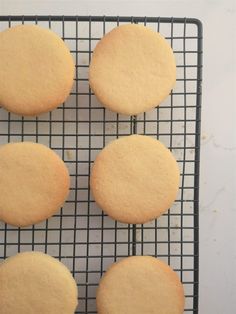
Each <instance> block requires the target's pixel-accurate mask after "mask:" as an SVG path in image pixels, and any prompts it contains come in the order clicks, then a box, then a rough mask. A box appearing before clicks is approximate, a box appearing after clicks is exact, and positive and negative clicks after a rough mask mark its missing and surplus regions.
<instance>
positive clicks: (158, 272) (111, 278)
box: [97, 256, 184, 314]
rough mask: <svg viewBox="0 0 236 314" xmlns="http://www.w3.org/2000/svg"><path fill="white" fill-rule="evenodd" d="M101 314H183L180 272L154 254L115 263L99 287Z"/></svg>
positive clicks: (98, 298)
mask: <svg viewBox="0 0 236 314" xmlns="http://www.w3.org/2000/svg"><path fill="white" fill-rule="evenodd" d="M97 309H98V313H99V314H124V313H125V314H182V313H183V311H184V290H183V286H182V284H181V282H180V280H179V278H178V276H177V274H176V273H175V272H174V271H173V270H172V269H171V268H170V267H169V266H168V265H167V264H165V263H164V262H162V261H160V260H158V259H156V258H154V257H150V256H133V257H128V258H125V259H123V260H121V261H120V262H117V263H114V264H113V265H112V266H111V267H110V268H109V269H108V271H107V272H106V273H105V275H104V276H103V278H102V279H101V281H100V283H99V287H98V290H97Z"/></svg>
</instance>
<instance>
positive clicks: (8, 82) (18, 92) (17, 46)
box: [0, 25, 75, 116]
mask: <svg viewBox="0 0 236 314" xmlns="http://www.w3.org/2000/svg"><path fill="white" fill-rule="evenodd" d="M74 69H75V66H74V61H73V58H72V55H71V54H70V51H69V49H68V48H67V46H66V45H65V44H64V42H63V40H62V39H61V38H60V37H59V36H58V35H56V34H55V33H54V32H52V31H50V30H48V29H44V28H42V27H40V26H36V25H19V26H15V27H12V28H9V29H7V30H5V31H3V32H1V33H0V106H3V107H4V108H6V109H7V110H8V111H10V112H13V113H16V114H20V115H24V116H35V115H38V114H41V113H44V112H48V111H51V110H52V109H54V108H56V107H57V106H59V105H60V104H61V103H63V102H64V101H65V99H66V98H67V97H68V95H69V93H70V90H71V88H72V84H73V77H74V71H75V70H74Z"/></svg>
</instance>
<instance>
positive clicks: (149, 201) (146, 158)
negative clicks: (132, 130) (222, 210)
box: [90, 135, 179, 224]
mask: <svg viewBox="0 0 236 314" xmlns="http://www.w3.org/2000/svg"><path fill="white" fill-rule="evenodd" d="M90 185H91V189H92V192H93V196H94V199H95V201H96V202H97V204H98V205H99V206H100V207H101V208H102V209H103V210H104V212H105V213H106V214H108V215H109V216H110V217H112V218H113V219H115V220H118V221H120V222H124V223H132V224H141V223H145V222H148V221H150V220H152V219H154V218H158V217H159V216H160V215H162V214H163V213H164V212H165V211H167V210H168V208H169V207H170V206H171V205H172V203H173V202H174V200H175V199H176V196H177V192H178V189H179V168H178V164H177V162H176V160H175V158H174V156H173V155H172V153H171V152H170V151H169V149H168V148H166V147H165V146H164V145H163V144H162V143H161V142H160V141H158V140H156V139H153V138H151V137H148V136H145V135H131V136H126V137H122V138H120V139H117V140H114V141H113V142H111V143H110V144H108V145H107V146H106V147H105V148H104V149H103V150H102V151H101V152H100V153H99V154H98V156H97V158H96V159H95V162H94V165H93V168H92V173H91V179H90Z"/></svg>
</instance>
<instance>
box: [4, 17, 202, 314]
mask: <svg viewBox="0 0 236 314" xmlns="http://www.w3.org/2000/svg"><path fill="white" fill-rule="evenodd" d="M22 23H25V24H28V23H29V24H32V23H33V24H39V25H41V26H43V27H46V28H51V29H52V30H53V31H55V32H56V33H58V34H59V36H61V37H62V38H63V40H64V41H65V42H66V44H67V45H68V46H69V47H70V50H71V53H72V54H73V56H74V59H75V62H76V76H75V82H74V87H73V90H72V92H71V95H70V97H69V98H68V99H67V101H66V102H65V103H64V104H63V105H62V106H60V107H59V108H58V109H56V110H54V111H52V112H50V113H48V114H43V115H40V116H39V117H37V118H32V117H31V118H30V117H19V116H17V115H14V114H11V113H8V112H6V111H5V110H4V109H2V108H0V144H4V143H8V142H15V141H17V142H19V141H33V142H39V143H42V144H45V145H47V146H49V147H51V148H52V149H54V150H55V151H56V152H57V153H58V154H59V155H60V156H61V157H62V158H63V160H64V161H65V162H66V164H67V166H68V168H69V171H70V175H71V191H70V196H69V198H68V200H67V202H66V204H65V205H64V207H63V208H62V209H61V210H60V212H59V213H57V214H56V215H54V216H53V217H52V218H50V219H49V220H47V221H45V222H43V223H40V224H37V225H35V226H31V227H26V228H15V227H12V226H10V225H6V224H4V223H0V261H1V260H3V259H5V258H7V257H8V256H11V255H14V254H16V253H17V252H23V251H29V250H38V251H42V252H45V253H48V254H51V255H52V256H54V257H56V258H59V259H60V260H61V261H62V262H63V263H64V264H65V265H66V266H67V267H69V269H70V270H71V272H72V274H73V276H74V277H75V279H76V282H77V284H78V289H79V307H78V309H77V311H76V313H97V312H96V302H95V293H96V288H97V285H98V282H99V279H100V277H101V275H102V274H103V273H104V271H105V270H106V269H107V267H108V266H109V265H110V264H111V263H113V262H114V261H117V260H119V259H121V258H123V257H126V256H129V255H153V256H157V257H159V258H161V259H162V260H164V261H166V262H167V263H168V264H169V265H171V266H172V267H173V268H174V269H175V270H176V271H177V272H178V273H179V276H180V278H181V280H182V282H183V284H184V288H185V296H186V306H185V313H198V263H199V255H198V253H199V243H198V233H199V222H198V205H199V156H200V155H199V154H200V114H201V80H202V25H201V22H200V21H199V20H196V19H192V18H161V17H157V18H156V17H153V18H150V17H110V16H109V17H105V16H104V17H91V16H88V17H87V16H83V17H81V16H2V17H0V30H3V29H6V28H8V27H12V26H14V25H18V24H22ZM124 23H140V24H144V25H146V26H148V27H150V28H152V29H154V30H156V31H160V32H161V33H162V34H163V35H164V36H165V37H166V38H167V40H168V41H169V42H170V44H171V46H172V48H173V50H174V53H175V57H176V62H177V84H176V87H175V88H174V90H173V92H172V93H171V95H170V96H169V97H168V99H167V100H166V101H165V102H164V103H162V104H161V105H160V107H158V108H156V109H153V110H151V111H149V112H147V113H144V114H140V115H138V116H135V117H126V116H123V115H119V114H115V113H113V112H110V111H109V110H106V109H104V108H103V107H102V106H101V105H100V104H99V103H98V101H97V100H96V98H95V96H94V94H93V93H92V92H91V90H90V88H89V84H88V66H89V61H90V59H91V55H92V51H93V49H94V47H95V45H96V44H97V42H98V41H99V40H100V38H101V37H102V36H103V35H104V34H105V33H107V32H108V31H109V30H111V29H112V28H114V27H116V26H117V25H121V24H124ZM12 48H13V49H14V47H12ZM134 133H139V134H146V135H149V136H153V137H155V138H159V139H160V140H161V141H162V142H163V143H165V145H167V146H168V147H169V148H170V149H171V150H172V152H173V154H174V155H175V157H176V158H177V160H178V163H179V167H180V169H181V186H180V192H179V195H178V198H177V200H176V202H175V204H174V205H173V207H172V208H171V209H170V210H169V212H168V213H167V214H164V215H163V216H162V217H160V218H159V219H158V220H156V221H152V222H150V223H147V224H144V225H126V224H121V223H118V222H116V221H113V220H111V219H110V218H109V217H107V216H106V215H105V214H104V213H103V212H102V211H101V210H100V209H99V208H98V207H97V205H96V204H95V202H94V200H93V196H92V194H91V192H90V188H89V176H90V169H91V166H92V163H93V161H94V159H95V157H96V155H97V154H98V152H99V151H100V150H101V149H102V148H103V147H104V146H105V145H106V144H107V143H109V142H110V141H112V140H113V139H115V138H118V137H121V136H125V135H130V134H134Z"/></svg>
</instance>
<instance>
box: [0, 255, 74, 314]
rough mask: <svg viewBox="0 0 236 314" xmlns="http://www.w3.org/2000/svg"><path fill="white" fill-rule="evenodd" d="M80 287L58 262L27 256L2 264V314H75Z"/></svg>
mask: <svg viewBox="0 0 236 314" xmlns="http://www.w3.org/2000/svg"><path fill="white" fill-rule="evenodd" d="M77 295H78V292H77V285H76V282H75V280H74V278H73V277H72V275H71V273H70V271H69V270H68V269H67V267H66V266H65V265H63V264H62V263H61V262H59V261H58V260H56V259H55V258H53V257H51V256H49V255H47V254H44V253H40V252H24V253H19V254H17V255H15V256H12V257H9V258H7V259H6V260H5V261H4V262H3V263H1V264H0V309H1V310H0V313H1V314H13V313H17V314H74V312H75V309H76V306H77Z"/></svg>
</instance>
